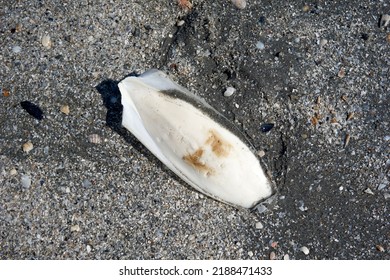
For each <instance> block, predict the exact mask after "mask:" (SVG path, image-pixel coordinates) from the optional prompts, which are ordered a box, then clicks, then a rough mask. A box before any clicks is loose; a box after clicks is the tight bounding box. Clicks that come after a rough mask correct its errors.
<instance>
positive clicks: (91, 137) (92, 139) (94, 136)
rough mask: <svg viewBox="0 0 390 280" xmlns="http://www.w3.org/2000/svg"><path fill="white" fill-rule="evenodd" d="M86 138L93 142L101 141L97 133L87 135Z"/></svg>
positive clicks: (98, 142)
mask: <svg viewBox="0 0 390 280" xmlns="http://www.w3.org/2000/svg"><path fill="white" fill-rule="evenodd" d="M88 140H89V142H91V143H94V144H100V143H102V138H101V137H100V136H99V135H98V134H91V135H89V136H88Z"/></svg>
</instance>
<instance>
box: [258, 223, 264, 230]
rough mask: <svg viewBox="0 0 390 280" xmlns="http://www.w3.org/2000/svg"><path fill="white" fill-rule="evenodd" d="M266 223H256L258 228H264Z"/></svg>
mask: <svg viewBox="0 0 390 280" xmlns="http://www.w3.org/2000/svg"><path fill="white" fill-rule="evenodd" d="M263 228H264V225H263V224H262V223H261V222H257V223H256V229H263Z"/></svg>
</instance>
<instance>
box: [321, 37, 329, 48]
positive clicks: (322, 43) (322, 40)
mask: <svg viewBox="0 0 390 280" xmlns="http://www.w3.org/2000/svg"><path fill="white" fill-rule="evenodd" d="M327 43H328V40H326V39H321V40H320V46H321V47H323V46H325V45H326V44H327Z"/></svg>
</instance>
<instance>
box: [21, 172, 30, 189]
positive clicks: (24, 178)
mask: <svg viewBox="0 0 390 280" xmlns="http://www.w3.org/2000/svg"><path fill="white" fill-rule="evenodd" d="M20 183H21V184H22V187H23V188H25V189H28V188H29V187H30V186H31V178H30V176H28V175H22V176H21V177H20Z"/></svg>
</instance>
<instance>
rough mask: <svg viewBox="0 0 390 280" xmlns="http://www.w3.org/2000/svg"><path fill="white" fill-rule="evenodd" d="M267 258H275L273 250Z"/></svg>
mask: <svg viewBox="0 0 390 280" xmlns="http://www.w3.org/2000/svg"><path fill="white" fill-rule="evenodd" d="M269 259H270V260H274V259H276V254H275V252H274V251H272V252H271V253H270V254H269Z"/></svg>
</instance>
